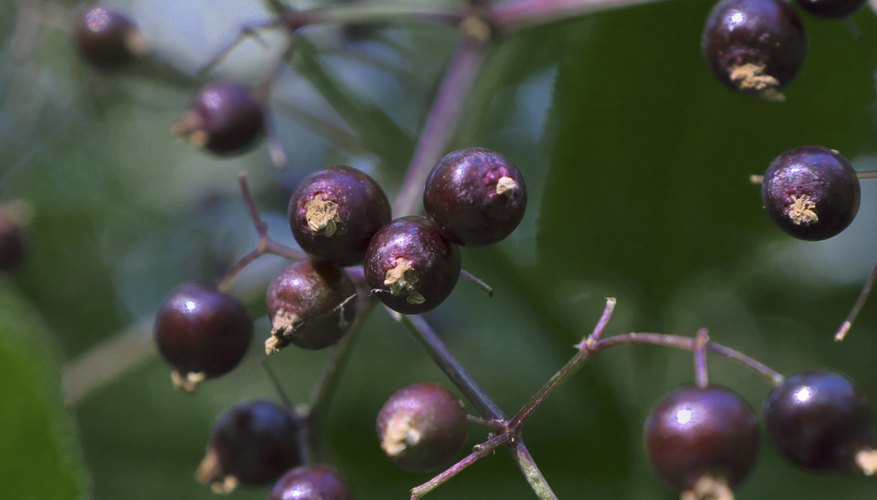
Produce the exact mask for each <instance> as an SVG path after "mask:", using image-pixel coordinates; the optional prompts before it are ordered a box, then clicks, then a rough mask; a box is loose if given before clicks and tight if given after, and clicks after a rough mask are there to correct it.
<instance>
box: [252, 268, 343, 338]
mask: <svg viewBox="0 0 877 500" xmlns="http://www.w3.org/2000/svg"><path fill="white" fill-rule="evenodd" d="M266 302H267V305H268V317H269V318H271V322H272V329H271V338H269V339H268V340H267V341H266V342H265V350H266V352H267V353H268V354H274V353H275V352H279V351H280V349H282V348H283V347H285V346H287V345H289V344H290V343H292V344H295V345H297V346H299V347H303V348H305V349H323V348H325V347H329V346H331V345H333V344H335V342H337V341H338V340H339V339H340V338H341V337H342V336H344V334H345V333H346V332H347V330H349V329H350V324H351V322H352V321H353V318H354V316H356V287H355V286H354V284H353V282H352V281H351V280H350V278H349V277H348V276H347V274H346V273H345V272H344V271H342V270H341V269H340V268H338V267H337V266H335V265H332V264H329V263H328V262H312V261H309V260H302V261H299V262H296V263H294V264H291V265H289V266H288V267H287V268H286V269H284V270H283V271H282V272H281V273H280V274H279V275H278V276H277V277H276V278H274V281H272V282H271V285H270V286H269V287H268V294H267V297H266Z"/></svg>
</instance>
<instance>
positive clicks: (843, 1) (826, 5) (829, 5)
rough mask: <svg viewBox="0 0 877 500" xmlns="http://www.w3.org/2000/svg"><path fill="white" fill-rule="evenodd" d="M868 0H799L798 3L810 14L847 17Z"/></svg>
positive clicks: (838, 17) (830, 17) (831, 17)
mask: <svg viewBox="0 0 877 500" xmlns="http://www.w3.org/2000/svg"><path fill="white" fill-rule="evenodd" d="M865 3H867V0H798V5H800V6H801V8H802V9H804V10H806V11H807V12H809V13H810V14H812V15H814V16H817V17H822V18H825V19H840V18H843V17H847V16H849V15H850V14H852V13H853V12H855V11H856V10H858V8H859V7H861V6H862V5H865Z"/></svg>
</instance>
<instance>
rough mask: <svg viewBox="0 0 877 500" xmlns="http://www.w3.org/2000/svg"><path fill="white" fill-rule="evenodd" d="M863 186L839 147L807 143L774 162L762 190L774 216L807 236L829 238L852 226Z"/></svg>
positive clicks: (792, 231)
mask: <svg viewBox="0 0 877 500" xmlns="http://www.w3.org/2000/svg"><path fill="white" fill-rule="evenodd" d="M860 193H861V189H860V186H859V178H858V177H857V176H856V171H855V170H853V167H852V165H850V163H849V162H848V161H847V160H846V158H844V157H843V156H841V155H840V154H839V153H837V152H835V151H831V150H829V149H826V148H823V147H819V146H804V147H800V148H796V149H793V150H791V151H787V152H785V153H783V154H781V155H780V156H778V157H777V158H776V159H774V160H773V162H771V164H770V166H769V167H768V168H767V172H766V173H765V174H764V179H763V181H762V185H761V195H762V200H763V202H764V206H765V208H766V209H767V213H768V215H770V217H771V219H773V221H774V222H775V223H776V224H777V225H778V226H779V227H780V229H782V230H783V231H785V232H787V233H789V234H790V235H792V236H794V237H796V238H800V239H802V240H811V241H814V240H824V239H827V238H831V237H832V236H835V235H837V234H838V233H840V232H841V231H843V230H844V229H846V228H847V226H849V225H850V223H852V222H853V219H855V217H856V214H857V213H858V212H859V197H860Z"/></svg>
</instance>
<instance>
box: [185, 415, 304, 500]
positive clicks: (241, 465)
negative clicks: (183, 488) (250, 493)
mask: <svg viewBox="0 0 877 500" xmlns="http://www.w3.org/2000/svg"><path fill="white" fill-rule="evenodd" d="M298 437H299V425H298V422H296V419H295V418H293V416H292V414H291V413H290V412H289V411H288V410H286V409H284V408H282V407H280V406H277V405H276V404H274V403H271V402H268V401H249V402H246V403H241V404H238V405H236V406H234V407H232V408H231V409H229V410H228V411H226V412H225V413H223V414H222V415H220V416H219V418H218V419H217V420H216V423H215V424H213V430H212V431H211V434H210V442H209V443H208V446H207V454H206V456H205V457H204V460H202V461H201V465H199V466H198V471H197V473H196V476H197V478H198V480H199V481H201V482H202V483H210V484H211V485H212V486H213V489H214V490H215V491H217V492H222V493H228V492H231V491H232V490H234V489H235V488H236V487H237V486H238V485H239V484H240V485H244V486H265V485H269V484H271V483H273V482H275V481H277V479H278V478H279V477H280V476H281V475H282V474H283V473H284V472H285V471H287V470H288V469H291V468H293V467H297V466H298V465H300V464H301V457H300V456H299V447H298Z"/></svg>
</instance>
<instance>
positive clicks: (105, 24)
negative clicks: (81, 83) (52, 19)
mask: <svg viewBox="0 0 877 500" xmlns="http://www.w3.org/2000/svg"><path fill="white" fill-rule="evenodd" d="M73 29H74V34H75V38H76V45H77V47H78V48H79V53H80V54H81V55H82V58H83V59H85V60H86V61H88V63H89V64H91V65H92V66H94V67H95V68H98V69H102V70H109V69H116V68H119V67H121V66H124V65H125V64H126V63H128V62H131V61H132V60H134V59H136V58H137V57H140V56H142V55H144V54H145V53H146V52H147V51H148V50H149V43H148V42H147V40H146V37H144V36H143V33H141V32H140V30H139V29H138V28H137V25H136V24H134V22H133V21H132V20H131V19H129V18H128V17H127V16H125V15H124V14H121V13H119V12H116V11H114V10H111V9H107V8H105V7H92V8H91V9H88V10H87V11H85V12H83V13H82V15H80V16H78V17H77V18H76V20H75V22H74V27H73Z"/></svg>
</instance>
